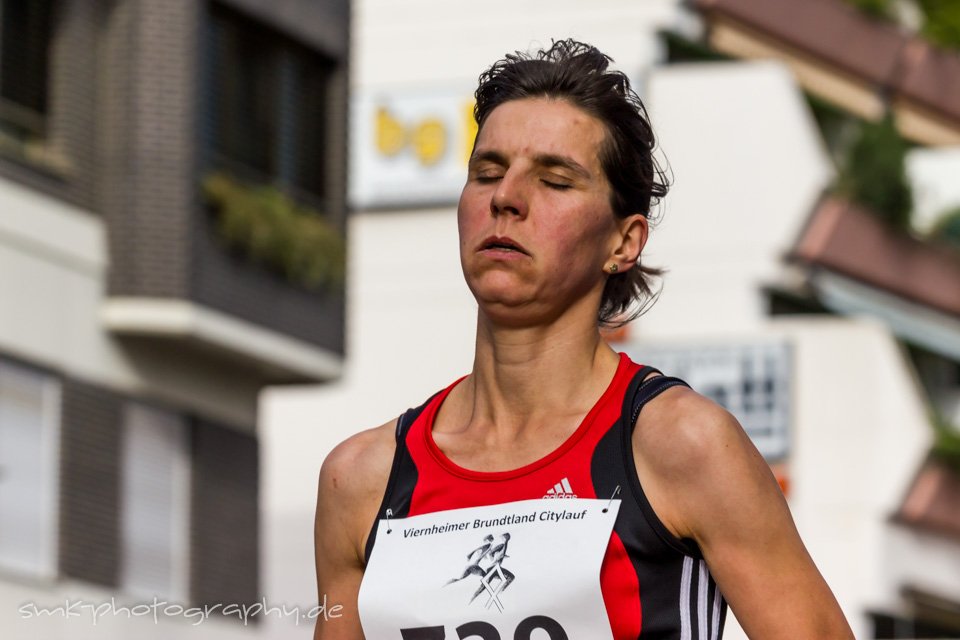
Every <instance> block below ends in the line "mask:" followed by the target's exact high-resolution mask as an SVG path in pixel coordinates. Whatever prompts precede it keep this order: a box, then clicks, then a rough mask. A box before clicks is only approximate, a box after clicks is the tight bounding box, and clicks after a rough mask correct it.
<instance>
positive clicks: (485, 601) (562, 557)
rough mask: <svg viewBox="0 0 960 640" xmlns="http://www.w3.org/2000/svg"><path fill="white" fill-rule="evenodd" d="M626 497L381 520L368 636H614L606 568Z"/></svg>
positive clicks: (557, 639) (369, 589)
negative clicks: (603, 581) (603, 578)
mask: <svg viewBox="0 0 960 640" xmlns="http://www.w3.org/2000/svg"><path fill="white" fill-rule="evenodd" d="M619 509H620V501H619V500H591V499H582V498H573V499H562V500H549V499H535V500H523V501H519V502H510V503H507V504H498V505H491V506H486V507H470V508H466V509H453V510H450V511H438V512H434V513H427V514H423V515H419V516H413V517H410V518H403V519H392V520H380V522H379V524H378V528H377V538H376V543H375V544H374V546H373V551H372V553H371V556H370V559H369V562H368V563H367V567H366V570H365V571H364V575H363V582H362V583H361V585H360V594H359V607H360V622H361V624H362V626H363V631H364V634H365V636H366V638H367V639H368V640H444V639H449V640H453V639H454V638H457V639H466V638H480V639H481V640H501V639H503V640H567V639H568V638H570V639H574V640H576V639H580V638H590V639H591V640H593V639H596V640H604V639H609V640H612V637H613V636H612V635H611V631H610V622H609V620H608V619H607V613H606V609H605V608H604V604H603V598H602V596H601V593H600V564H601V563H602V562H603V557H604V553H605V552H606V550H607V545H608V543H609V541H610V534H611V532H612V531H613V524H614V521H615V520H616V518H617V512H618V511H619Z"/></svg>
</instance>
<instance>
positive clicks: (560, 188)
mask: <svg viewBox="0 0 960 640" xmlns="http://www.w3.org/2000/svg"><path fill="white" fill-rule="evenodd" d="M540 182H542V183H543V184H545V185H546V186H547V187H549V188H550V189H556V190H557V191H565V190H566V189H571V188H573V185H571V184H565V183H562V182H552V181H550V180H540Z"/></svg>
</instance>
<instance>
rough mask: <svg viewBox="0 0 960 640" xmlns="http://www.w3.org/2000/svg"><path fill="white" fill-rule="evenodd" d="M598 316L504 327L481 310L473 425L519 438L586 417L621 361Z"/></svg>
mask: <svg viewBox="0 0 960 640" xmlns="http://www.w3.org/2000/svg"><path fill="white" fill-rule="evenodd" d="M594 313H595V312H594ZM595 318H596V316H595V315H591V316H589V317H587V318H579V319H578V318H576V317H571V316H570V314H564V315H563V316H562V317H561V318H559V319H558V320H557V321H555V322H553V323H549V324H545V325H538V326H535V327H522V328H518V327H503V326H498V325H497V324H496V323H494V322H493V321H492V320H491V319H490V318H489V317H487V316H485V315H484V314H483V312H482V311H481V312H480V314H479V316H478V322H477V345H476V357H475V360H474V366H473V375H472V376H471V378H470V380H469V385H468V387H469V392H470V395H471V396H472V398H471V399H472V402H470V404H472V412H471V413H472V415H471V422H480V423H483V424H487V425H490V426H494V425H495V428H496V430H497V431H505V432H512V433H514V434H517V433H519V432H520V431H522V430H524V429H526V428H536V427H537V426H538V425H540V424H543V423H545V422H549V421H551V420H555V419H557V418H561V417H566V416H568V415H579V414H583V413H586V411H588V410H589V409H590V407H591V406H593V404H594V402H595V401H596V399H597V398H598V397H599V396H600V394H602V393H603V391H604V390H605V389H606V386H607V385H608V384H609V382H610V380H611V379H612V377H613V374H614V371H616V367H617V364H618V362H619V358H618V356H617V354H616V353H615V352H614V351H613V349H611V348H610V347H609V346H608V345H607V344H606V343H605V342H603V340H602V339H601V338H600V333H599V330H598V328H597V325H596V319H595Z"/></svg>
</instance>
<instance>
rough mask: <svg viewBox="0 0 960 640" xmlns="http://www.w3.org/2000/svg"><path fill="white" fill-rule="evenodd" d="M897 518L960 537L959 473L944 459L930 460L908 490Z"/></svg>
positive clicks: (895, 516) (909, 524)
mask: <svg viewBox="0 0 960 640" xmlns="http://www.w3.org/2000/svg"><path fill="white" fill-rule="evenodd" d="M894 520H895V521H897V522H899V523H901V524H905V525H908V526H912V527H916V528H919V529H924V530H927V531H932V532H935V533H940V534H944V535H948V536H950V537H956V538H960V475H958V474H957V473H956V472H954V471H953V470H951V469H950V468H949V467H947V466H945V465H944V464H943V463H941V462H938V461H936V460H934V459H931V460H928V461H927V462H926V463H925V464H924V465H923V466H922V467H921V468H920V471H919V472H918V473H917V475H916V477H915V478H914V480H913V483H912V484H911V485H910V488H909V489H908V490H907V495H906V498H904V500H903V502H902V503H901V505H900V508H899V509H898V510H897V513H896V514H894Z"/></svg>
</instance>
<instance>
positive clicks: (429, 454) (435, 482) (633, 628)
mask: <svg viewBox="0 0 960 640" xmlns="http://www.w3.org/2000/svg"><path fill="white" fill-rule="evenodd" d="M639 368H640V366H639V365H637V364H635V363H634V362H632V361H631V360H630V359H629V358H628V357H627V356H626V355H625V354H620V362H619V364H618V366H617V371H616V373H615V374H614V376H613V379H612V380H611V381H610V384H609V385H608V387H607V389H606V391H604V393H603V395H601V396H600V398H599V399H598V400H597V402H596V404H594V406H593V408H591V409H590V411H589V412H588V413H587V415H586V416H585V417H584V419H583V421H582V422H581V423H580V426H579V427H577V429H576V430H575V431H574V432H573V433H572V434H571V435H570V436H569V437H568V438H567V439H566V440H565V441H564V442H563V443H562V444H561V445H560V446H559V447H557V448H556V449H555V450H553V451H552V452H550V453H548V454H547V455H545V456H544V457H542V458H540V459H539V460H536V461H534V462H531V463H530V464H527V465H524V466H522V467H519V468H517V469H510V470H507V471H474V470H472V469H466V468H464V467H461V466H460V465H458V464H457V463H455V462H453V461H452V460H450V459H449V458H448V457H447V456H446V455H445V454H444V453H443V451H441V450H440V447H438V446H437V444H436V442H435V441H434V439H433V433H432V431H433V423H434V419H435V418H436V415H437V411H438V410H439V408H440V405H441V404H442V403H443V401H444V400H445V399H446V397H447V396H448V395H449V394H450V391H451V390H452V389H453V388H454V387H455V386H456V385H457V384H458V383H459V382H460V381H462V380H463V378H461V379H460V380H457V381H456V382H454V383H453V384H451V385H450V386H449V387H447V388H446V389H444V390H443V391H442V392H441V393H439V394H438V395H437V396H436V397H435V398H434V399H433V400H432V401H431V402H430V403H429V404H428V405H427V407H425V408H424V410H423V412H422V413H421V414H420V416H419V417H418V418H417V420H416V421H415V422H414V423H413V424H412V425H411V427H410V430H409V431H408V433H407V437H406V444H407V449H408V450H409V453H410V457H411V458H412V460H413V462H414V464H415V465H416V468H417V473H418V476H417V484H416V487H415V488H414V490H413V495H412V497H411V502H410V510H409V513H408V515H410V516H415V515H421V514H424V513H433V512H435V511H445V510H448V509H462V508H466V507H479V506H487V505H491V504H500V503H504V502H513V501H518V500H529V499H531V498H542V497H543V496H544V494H546V492H547V491H548V490H549V489H551V488H552V487H553V486H554V485H555V484H557V483H558V482H560V481H561V480H562V479H563V478H567V479H568V480H569V482H570V485H571V487H572V489H573V492H574V493H575V494H576V495H577V497H579V498H596V497H598V496H597V495H596V493H595V491H594V487H593V480H592V477H591V474H590V463H591V460H592V457H593V452H594V449H595V448H596V446H597V443H598V442H599V441H600V439H601V438H602V437H603V436H604V434H605V433H606V432H607V430H608V429H610V428H612V427H613V425H614V424H615V423H616V421H617V420H618V419H619V418H620V410H621V407H622V403H623V397H624V394H625V393H626V390H627V386H628V385H629V383H630V380H631V378H632V377H633V375H634V373H636V371H637V370H639ZM600 497H608V496H600ZM600 588H601V592H602V595H603V600H604V604H605V605H606V608H607V615H608V617H609V619H610V621H611V628H612V630H613V635H614V638H616V639H617V640H621V639H623V640H626V639H627V638H630V639H631V640H636V638H637V636H638V635H639V633H640V622H641V605H640V595H639V594H640V589H639V584H638V583H637V575H636V572H635V571H634V569H633V565H632V564H631V562H630V559H629V558H628V557H627V553H626V550H625V549H624V546H623V543H622V542H621V540H620V537H619V536H617V535H616V534H615V533H614V534H613V535H612V536H611V538H610V542H609V544H608V546H607V550H606V553H605V555H604V559H603V564H602V565H601V569H600Z"/></svg>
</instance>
